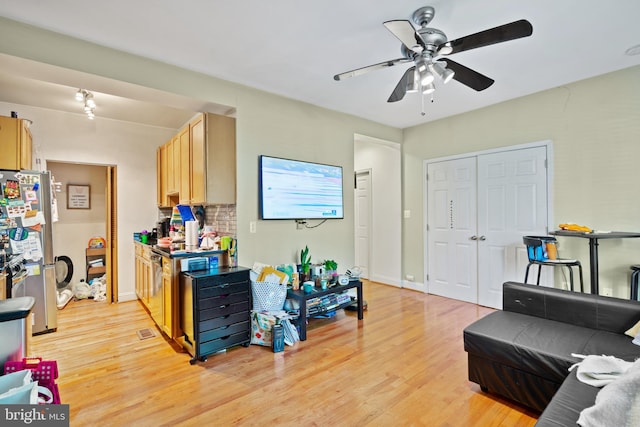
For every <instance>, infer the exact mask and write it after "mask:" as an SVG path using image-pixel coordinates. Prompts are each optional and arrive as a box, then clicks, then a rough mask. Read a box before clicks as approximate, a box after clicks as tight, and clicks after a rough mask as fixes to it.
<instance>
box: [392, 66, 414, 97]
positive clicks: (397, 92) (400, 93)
mask: <svg viewBox="0 0 640 427" xmlns="http://www.w3.org/2000/svg"><path fill="white" fill-rule="evenodd" d="M415 71H416V67H411V68H409V69H408V70H407V71H405V72H404V74H403V75H402V77H401V78H400V81H399V82H398V84H397V85H396V87H395V89H393V92H391V96H389V99H387V102H397V101H400V100H401V99H402V98H404V95H405V94H406V93H407V84H408V83H409V80H410V79H411V80H413V73H414V72H415Z"/></svg>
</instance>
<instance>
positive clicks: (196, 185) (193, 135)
mask: <svg viewBox="0 0 640 427" xmlns="http://www.w3.org/2000/svg"><path fill="white" fill-rule="evenodd" d="M204 117H205V116H204V114H200V115H198V116H197V117H196V118H195V119H193V120H192V121H191V122H190V123H189V129H190V133H189V137H190V139H189V141H190V144H191V165H190V167H191V171H190V172H191V173H190V176H189V192H190V202H191V204H194V205H199V204H205V203H206V202H207V194H206V185H205V180H206V172H207V171H206V169H205V162H204V156H205V155H206V152H207V150H206V145H205V139H206V138H205V118H204Z"/></svg>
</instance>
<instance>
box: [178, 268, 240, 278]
mask: <svg viewBox="0 0 640 427" xmlns="http://www.w3.org/2000/svg"><path fill="white" fill-rule="evenodd" d="M246 270H249V268H247V267H241V266H237V267H218V268H211V269H209V270H196V271H188V272H187V271H183V272H182V274H185V275H188V276H191V277H193V278H195V279H200V278H203V277H211V276H219V275H221V274H227V273H236V272H238V271H246Z"/></svg>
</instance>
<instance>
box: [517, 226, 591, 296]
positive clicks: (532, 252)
mask: <svg viewBox="0 0 640 427" xmlns="http://www.w3.org/2000/svg"><path fill="white" fill-rule="evenodd" d="M522 241H523V242H524V244H525V246H526V247H527V256H528V257H529V264H527V270H526V272H525V274H524V282H525V283H527V279H528V278H529V267H531V266H532V265H534V264H536V265H537V266H538V280H537V281H536V285H540V274H541V273H542V266H543V265H550V266H552V267H567V269H568V270H569V283H570V285H571V290H572V291H573V290H574V288H573V267H578V271H579V272H580V292H584V282H583V279H582V264H580V261H578V260H576V259H563V258H557V259H548V258H547V257H546V256H545V254H546V252H547V251H546V244H547V243H553V244H555V245H557V244H558V241H557V240H556V238H555V237H552V236H523V237H522Z"/></svg>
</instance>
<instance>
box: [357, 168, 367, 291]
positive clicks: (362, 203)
mask: <svg viewBox="0 0 640 427" xmlns="http://www.w3.org/2000/svg"><path fill="white" fill-rule="evenodd" d="M355 219H356V224H355V229H356V232H355V237H356V241H355V246H356V253H355V262H356V264H355V265H357V266H358V267H360V271H361V272H362V274H361V277H362V278H365V279H368V278H370V276H369V260H370V259H371V251H370V248H371V245H370V241H371V239H370V236H369V234H370V230H371V175H370V174H369V171H361V172H356V190H355Z"/></svg>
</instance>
